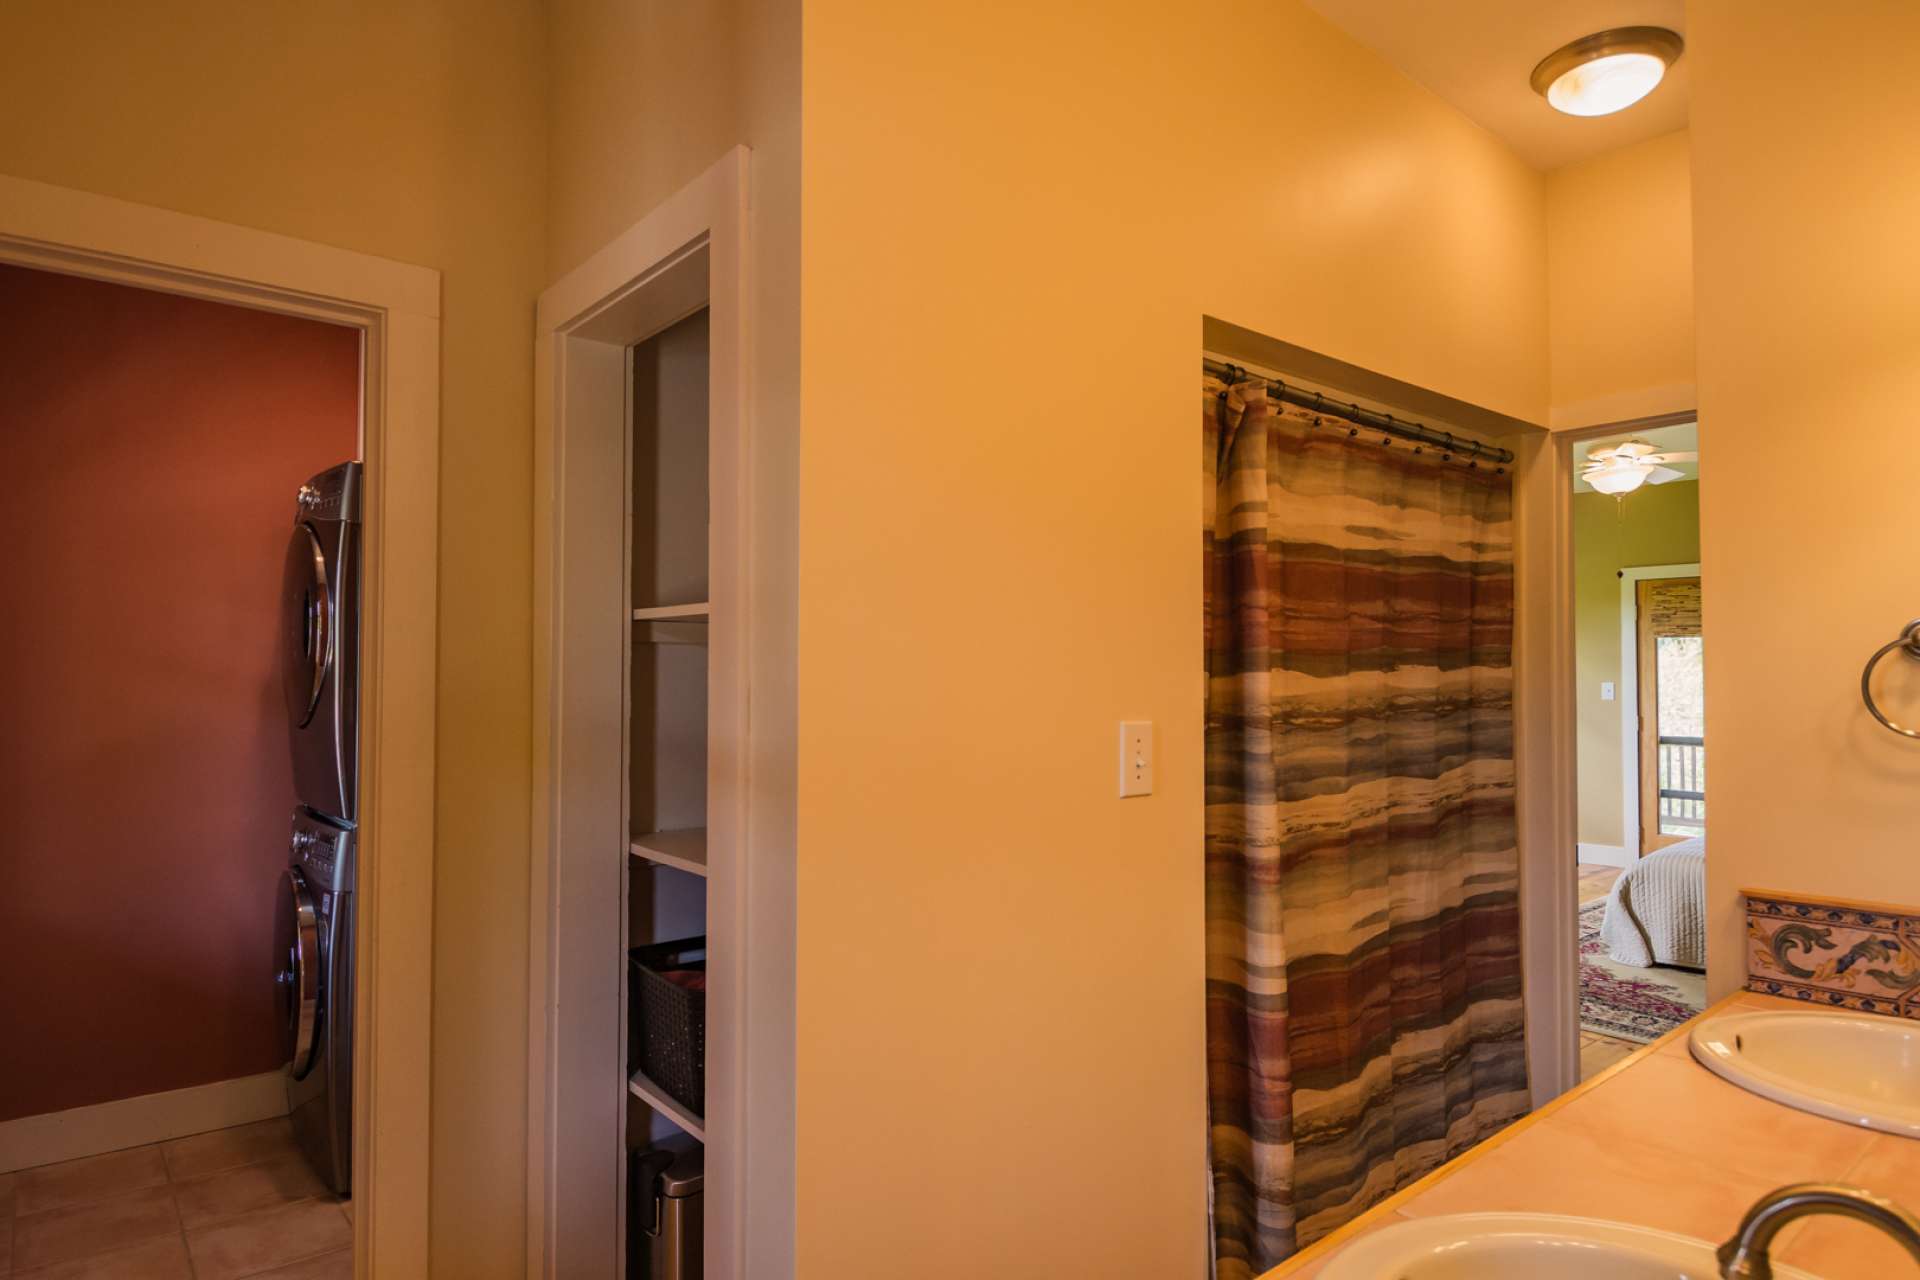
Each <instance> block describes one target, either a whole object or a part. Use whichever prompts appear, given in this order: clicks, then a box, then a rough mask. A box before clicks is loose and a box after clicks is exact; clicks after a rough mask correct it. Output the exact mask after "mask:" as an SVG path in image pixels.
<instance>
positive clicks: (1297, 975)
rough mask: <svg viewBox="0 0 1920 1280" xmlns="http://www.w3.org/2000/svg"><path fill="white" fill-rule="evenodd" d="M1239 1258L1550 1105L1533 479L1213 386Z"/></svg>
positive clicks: (1284, 1252) (1219, 758)
mask: <svg viewBox="0 0 1920 1280" xmlns="http://www.w3.org/2000/svg"><path fill="white" fill-rule="evenodd" d="M1203 405H1204V422H1205V437H1206V443H1205V447H1204V456H1205V466H1206V470H1207V474H1206V495H1207V502H1206V538H1205V543H1206V609H1207V622H1206V646H1207V659H1206V660H1207V734H1206V927H1207V1104H1208V1130H1209V1140H1210V1141H1209V1158H1210V1160H1211V1164H1212V1216H1213V1245H1214V1269H1215V1275H1216V1276H1217V1277H1218V1278H1219V1280H1239V1278H1240V1277H1247V1276H1254V1275H1258V1274H1259V1273H1260V1272H1262V1271H1264V1270H1266V1269H1267V1268H1269V1267H1271V1266H1274V1265H1275V1264H1277V1263H1279V1262H1281V1261H1283V1260H1284V1259H1286V1258H1288V1257H1290V1256H1291V1255H1292V1254H1293V1253H1294V1252H1295V1251H1296V1250H1298V1249H1301V1248H1304V1247H1305V1246H1307V1245H1309V1244H1311V1243H1312V1242H1313V1241H1315V1240H1317V1239H1319V1238H1320V1237H1321V1236H1323V1235H1325V1234H1327V1233H1328V1232H1329V1231H1332V1230H1333V1229H1334V1228H1336V1227H1338V1226H1340V1225H1341V1224H1342V1223H1344V1222H1346V1221H1347V1220H1348V1219H1350V1218H1352V1217H1354V1216H1355V1215H1357V1214H1358V1213H1360V1212H1361V1211H1362V1210H1364V1209H1366V1208H1367V1207H1368V1206H1370V1205H1372V1204H1374V1203H1376V1202H1377V1201H1379V1200H1380V1199H1382V1198H1383V1197H1385V1196H1387V1195H1389V1194H1391V1193H1392V1192H1393V1191H1394V1190H1396V1189H1397V1188H1399V1187H1402V1186H1405V1185H1406V1184H1407V1183H1408V1182H1410V1181H1412V1180H1413V1179H1415V1178H1417V1177H1419V1176H1420V1175H1421V1174H1423V1173H1425V1172H1427V1171H1428V1170H1430V1169H1432V1168H1433V1167H1435V1166H1436V1165H1438V1164H1440V1163H1442V1162H1444V1161H1446V1160H1448V1159H1450V1158H1452V1157H1453V1156H1455V1155H1458V1154H1459V1153H1460V1152H1461V1151H1463V1150H1465V1149H1466V1148H1467V1147H1469V1146H1471V1145H1473V1144H1474V1143H1476V1142H1478V1141H1480V1140H1481V1139H1482V1138H1485V1137H1487V1136H1488V1135H1489V1134H1491V1133H1493V1132H1494V1131H1496V1130H1497V1129H1499V1128H1501V1127H1502V1126H1504V1125H1506V1124H1507V1123H1509V1122H1510V1121H1512V1120H1514V1119H1516V1118H1518V1117H1519V1116H1520V1115H1522V1114H1524V1112H1525V1111H1526V1109H1527V1105H1528V1095H1527V1063H1526V1047H1525V1043H1524V1040H1523V1034H1522V1033H1523V1030H1524V1025H1523V1022H1522V1014H1521V1000H1520V915H1519V896H1518V889H1519V861H1518V853H1517V847H1516V836H1515V826H1514V787H1513V778H1514V773H1513V709H1512V688H1513V681H1512V675H1513V672H1512V662H1511V651H1510V645H1511V635H1512V623H1513V539H1512V516H1511V509H1512V499H1511V488H1510V485H1509V483H1508V478H1507V477H1506V476H1504V475H1497V474H1493V468H1491V467H1487V466H1484V465H1483V466H1482V467H1480V468H1479V469H1474V470H1470V469H1468V468H1467V467H1465V466H1463V465H1461V464H1460V462H1459V460H1457V459H1456V460H1454V461H1451V462H1446V461H1442V460H1441V459H1440V458H1439V457H1438V456H1436V454H1437V451H1436V450H1434V449H1432V448H1427V449H1425V450H1424V451H1422V452H1421V453H1419V454H1416V453H1415V452H1414V447H1413V446H1411V445H1409V444H1407V443H1405V442H1403V441H1394V442H1393V443H1392V445H1391V446H1388V445H1386V444H1384V443H1381V437H1380V436H1379V435H1378V434H1368V433H1365V432H1362V433H1361V435H1360V436H1359V437H1358V438H1355V437H1354V436H1352V435H1351V434H1350V431H1351V430H1352V424H1350V423H1347V422H1345V421H1343V420H1339V419H1335V418H1332V417H1325V418H1320V417H1317V416H1316V415H1314V414H1312V413H1308V412H1305V411H1301V410H1296V409H1293V408H1291V407H1287V408H1285V409H1284V411H1282V410H1281V409H1280V408H1279V407H1278V406H1276V405H1273V404H1269V402H1268V399H1267V396H1266V392H1265V388H1264V384H1258V383H1255V384H1248V383H1244V382H1243V383H1240V384H1238V385H1236V386H1234V387H1232V388H1227V387H1225V386H1224V385H1223V384H1222V383H1221V382H1219V381H1217V380H1214V379H1211V378H1209V379H1207V383H1206V387H1205V390H1204V393H1203Z"/></svg>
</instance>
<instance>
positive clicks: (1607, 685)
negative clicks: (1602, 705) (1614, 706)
mask: <svg viewBox="0 0 1920 1280" xmlns="http://www.w3.org/2000/svg"><path fill="white" fill-rule="evenodd" d="M1600 701H1602V702H1612V701H1613V681H1611V680H1602V681H1601V682H1600Z"/></svg>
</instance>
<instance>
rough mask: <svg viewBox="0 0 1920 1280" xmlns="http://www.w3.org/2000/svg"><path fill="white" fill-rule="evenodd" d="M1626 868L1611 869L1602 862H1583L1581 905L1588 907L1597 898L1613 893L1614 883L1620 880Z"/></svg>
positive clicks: (1581, 870) (1580, 867)
mask: <svg viewBox="0 0 1920 1280" xmlns="http://www.w3.org/2000/svg"><path fill="white" fill-rule="evenodd" d="M1624 870H1626V868H1624V867H1609V866H1607V865H1606V864H1605V863H1600V862H1582V863H1581V864H1580V865H1579V871H1580V892H1579V899H1578V900H1579V903H1580V905H1581V906H1583V907H1584V906H1586V905H1587V904H1588V903H1589V902H1592V901H1593V900H1594V899H1595V898H1604V897H1606V896H1607V895H1608V894H1609V893H1611V892H1613V882H1614V881H1615V880H1618V879H1619V878H1620V873H1621V872H1622V871H1624Z"/></svg>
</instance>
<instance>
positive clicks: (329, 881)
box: [274, 808, 354, 1195]
mask: <svg viewBox="0 0 1920 1280" xmlns="http://www.w3.org/2000/svg"><path fill="white" fill-rule="evenodd" d="M353 885H354V848H353V832H352V830H351V829H349V828H347V827H343V826H341V825H339V824H337V823H334V822H330V821H328V820H327V819H326V818H324V817H322V816H320V815H319V814H317V813H314V812H313V811H312V810H311V809H306V808H301V809H296V810H295V811H294V814H293V838H292V842H291V858H290V862H289V865H288V867H287V869H286V872H285V874H284V875H283V876H282V877H281V884H280V898H279V905H278V906H277V907H276V908H275V919H274V946H275V948H276V954H277V956H278V970H277V972H276V974H275V979H274V980H275V981H276V982H277V983H278V985H279V988H280V1010H281V1017H282V1045H283V1047H284V1049H285V1051H286V1054H287V1059H288V1061H287V1104H288V1109H289V1111H291V1112H292V1115H293V1132H294V1136H295V1137H296V1138H297V1139H298V1140H299V1143H300V1149H301V1150H302V1151H304V1152H305V1153H306V1155H307V1159H308V1161H309V1162H310V1163H312V1165H313V1167H314V1169H315V1170H316V1171H317V1172H318V1173H319V1174H320V1177H321V1178H322V1179H323V1180H324V1181H325V1182H326V1184H327V1185H328V1186H329V1187H331V1188H332V1189H333V1190H334V1191H336V1192H338V1193H340V1194H342V1195H345V1194H347V1192H348V1191H350V1190H351V1189H352V1180H353Z"/></svg>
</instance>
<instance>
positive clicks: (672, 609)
mask: <svg viewBox="0 0 1920 1280" xmlns="http://www.w3.org/2000/svg"><path fill="white" fill-rule="evenodd" d="M712 612H713V606H712V605H709V604H708V603H707V602H706V601H704V600H702V601H701V602H700V603H698V604H662V605H655V606H654V607H653V608H651V609H635V610H634V611H633V620H634V621H635V622H705V621H706V620H707V618H708V616H709V615H710V614H712Z"/></svg>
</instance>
